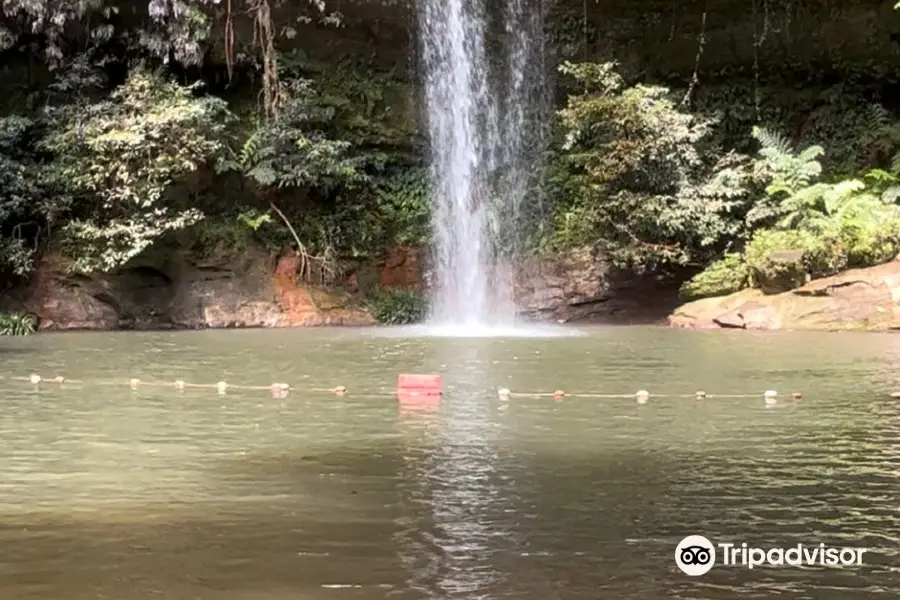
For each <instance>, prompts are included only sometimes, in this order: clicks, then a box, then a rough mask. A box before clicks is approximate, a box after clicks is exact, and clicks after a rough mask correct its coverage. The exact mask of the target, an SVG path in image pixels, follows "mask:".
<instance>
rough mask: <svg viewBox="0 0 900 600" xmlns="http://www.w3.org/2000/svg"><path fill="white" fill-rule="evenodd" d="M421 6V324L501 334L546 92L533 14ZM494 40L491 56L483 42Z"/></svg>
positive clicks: (516, 3)
mask: <svg viewBox="0 0 900 600" xmlns="http://www.w3.org/2000/svg"><path fill="white" fill-rule="evenodd" d="M423 4H424V6H423V7H422V9H421V10H420V12H419V21H420V27H419V32H420V37H421V45H422V50H423V62H424V70H425V104H426V111H427V118H428V129H429V134H430V138H431V160H432V164H431V167H432V176H433V180H434V184H435V198H434V212H433V225H434V233H435V257H434V258H435V261H434V263H435V279H436V281H435V282H434V283H435V285H434V293H433V298H432V311H431V324H432V325H433V326H437V329H442V328H443V329H444V330H447V331H452V332H453V333H454V334H457V335H471V334H476V333H478V332H482V333H483V332H485V331H501V330H509V329H510V328H512V327H513V326H514V325H515V324H516V306H515V301H514V296H513V266H512V265H514V260H511V259H514V256H515V253H516V251H517V250H518V249H519V247H520V244H519V236H518V233H519V229H520V215H521V212H522V208H523V203H524V202H525V200H526V194H527V192H528V187H529V185H530V176H531V175H532V174H533V173H534V167H535V157H536V156H537V154H538V153H537V151H536V150H537V149H538V148H539V144H537V143H535V139H536V137H535V136H536V135H539V128H536V127H535V126H534V123H535V122H536V121H535V120H534V117H535V115H536V111H540V110H541V108H542V107H543V104H542V103H541V102H540V100H541V98H542V97H543V96H544V94H543V92H544V90H545V88H546V86H545V82H544V77H543V71H544V69H543V67H542V66H541V65H542V64H543V63H542V59H543V41H542V40H543V11H542V10H540V7H534V6H526V3H525V2H524V0H505V5H504V6H503V10H502V13H501V14H499V15H492V14H491V13H489V12H488V9H487V3H486V2H485V0H425V2H424V3H423ZM494 16H497V17H498V18H497V19H494V18H493V17H494ZM495 21H500V23H497V22H495ZM495 30H496V31H495ZM498 33H499V35H497V34H498ZM495 39H497V40H500V41H501V44H499V46H500V47H498V48H494V47H493V45H492V44H489V43H488V42H489V41H493V40H495Z"/></svg>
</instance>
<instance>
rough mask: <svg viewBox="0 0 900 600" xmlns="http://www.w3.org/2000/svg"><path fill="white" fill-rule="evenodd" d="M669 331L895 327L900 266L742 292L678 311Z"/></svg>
mask: <svg viewBox="0 0 900 600" xmlns="http://www.w3.org/2000/svg"><path fill="white" fill-rule="evenodd" d="M669 324H670V325H672V326H674V327H686V328H695V329H716V328H726V329H758V330H775V329H801V330H802V329H823V330H839V329H857V330H870V331H884V330H890V329H897V328H900V262H891V263H887V264H884V265H880V266H877V267H871V268H867V269H852V270H849V271H845V272H844V273H841V274H839V275H835V276H833V277H825V278H823V279H816V280H813V281H810V282H809V283H806V284H805V285H803V286H801V287H799V288H797V289H795V290H791V291H789V292H783V293H780V294H764V293H763V292H762V291H760V290H743V291H741V292H737V293H735V294H731V295H729V296H722V297H718V298H705V299H703V300H697V301H696V302H690V303H688V304H685V305H683V306H681V307H679V308H677V309H676V310H675V311H674V312H673V313H672V315H670V316H669Z"/></svg>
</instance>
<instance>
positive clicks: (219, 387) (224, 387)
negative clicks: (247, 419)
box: [216, 381, 228, 396]
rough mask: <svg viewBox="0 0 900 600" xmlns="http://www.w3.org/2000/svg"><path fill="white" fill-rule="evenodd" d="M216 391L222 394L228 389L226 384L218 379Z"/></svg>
mask: <svg viewBox="0 0 900 600" xmlns="http://www.w3.org/2000/svg"><path fill="white" fill-rule="evenodd" d="M216 391H218V392H219V395H220V396H224V395H225V392H227V391H228V384H227V383H225V382H224V381H220V382H219V383H217V384H216Z"/></svg>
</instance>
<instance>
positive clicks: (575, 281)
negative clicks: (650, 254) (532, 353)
mask: <svg viewBox="0 0 900 600" xmlns="http://www.w3.org/2000/svg"><path fill="white" fill-rule="evenodd" d="M676 298H677V295H676V290H675V288H674V287H672V286H671V285H669V284H666V283H663V282H660V281H657V280H656V279H655V278H653V277H646V278H640V277H633V276H631V277H628V276H623V275H622V274H620V273H617V272H616V271H615V270H614V269H611V268H610V266H609V265H608V264H607V263H606V261H604V260H603V257H601V256H599V255H598V254H597V253H596V252H594V251H592V250H586V249H581V250H573V251H571V252H568V253H566V254H562V255H560V256H555V257H545V258H537V259H531V260H528V261H526V262H525V264H523V265H522V266H521V267H520V269H519V270H518V273H517V277H516V301H517V304H518V305H519V307H520V308H521V310H522V312H523V314H524V316H526V317H529V318H532V319H534V320H537V321H557V322H565V323H568V322H574V321H586V320H589V321H596V322H607V323H616V324H626V323H662V322H664V319H665V315H666V314H667V313H668V312H670V311H671V309H672V308H673V307H674V306H675V301H676V300H675V299H676Z"/></svg>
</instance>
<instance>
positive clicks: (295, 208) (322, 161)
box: [0, 0, 900, 322]
mask: <svg viewBox="0 0 900 600" xmlns="http://www.w3.org/2000/svg"><path fill="white" fill-rule="evenodd" d="M275 7H276V3H275V2H272V3H271V5H270V3H269V2H268V1H267V0H243V1H242V2H238V1H237V0H233V3H232V2H226V3H218V2H211V1H209V0H178V1H177V2H174V3H166V2H160V1H159V0H148V2H147V3H145V4H141V3H138V4H137V5H136V7H135V18H134V19H124V18H119V15H118V9H117V8H116V7H115V5H113V4H111V3H108V2H106V1H105V0H96V1H93V0H92V1H90V2H86V3H74V4H73V3H70V2H62V3H59V2H47V1H43V0H38V1H37V2H24V1H22V0H10V1H9V2H6V3H4V5H3V7H2V9H0V16H2V17H3V18H2V19H0V51H2V50H8V52H7V53H6V54H5V55H4V56H5V58H7V59H8V58H9V57H10V56H12V55H13V53H17V52H19V51H21V52H20V54H21V55H22V56H25V55H29V56H31V55H34V50H35V49H39V50H40V51H41V52H43V53H44V56H45V58H46V60H45V61H43V62H42V63H41V62H40V61H21V60H19V59H16V60H18V62H17V63H16V65H17V67H16V68H18V69H20V70H21V71H25V72H27V77H26V78H25V79H27V81H28V84H27V85H26V86H25V87H26V88H27V89H26V93H25V94H24V95H23V94H20V93H18V92H19V90H20V88H18V87H17V88H15V90H16V91H15V92H14V91H13V88H14V86H12V85H9V86H8V88H9V94H7V100H8V102H7V103H6V109H7V110H6V112H5V113H4V114H2V115H0V234H2V237H0V275H3V276H4V278H5V279H7V280H8V279H9V278H10V277H12V278H15V277H22V276H27V275H28V273H29V272H30V271H31V270H32V268H33V265H34V258H35V256H37V255H38V254H39V253H40V252H42V251H44V250H46V249H47V248H48V247H50V246H53V247H54V249H56V250H59V251H62V252H63V253H65V254H67V255H68V256H70V257H71V258H72V259H73V266H74V267H75V268H78V269H81V270H85V271H96V270H111V269H116V268H118V267H121V266H122V265H125V264H127V263H128V262H129V261H131V260H132V259H134V258H135V257H137V256H138V255H140V254H141V253H143V252H145V251H147V250H148V249H150V248H151V247H152V246H153V245H154V244H164V243H166V241H167V240H170V239H172V238H173V234H175V233H176V232H179V231H182V230H184V231H187V232H188V234H189V237H190V238H191V239H192V242H191V243H192V246H191V249H192V251H193V252H194V253H195V254H198V255H210V254H218V255H220V256H221V255H222V254H227V253H240V252H242V251H243V250H244V249H246V248H247V247H248V246H249V245H250V244H257V245H262V246H264V247H266V248H269V249H271V250H272V251H273V252H280V251H283V250H284V248H286V247H293V248H295V249H296V251H297V252H298V253H299V254H300V255H301V256H302V258H303V260H302V261H301V272H300V275H301V276H303V277H305V278H307V279H308V280H310V281H316V282H322V283H330V282H333V281H336V280H337V279H338V278H339V277H340V275H342V274H343V272H344V271H345V270H347V269H350V268H353V266H354V265H355V264H358V263H359V262H360V261H363V260H371V259H374V258H377V257H378V256H380V255H382V254H383V253H384V251H385V250H387V249H388V248H389V247H390V246H392V245H397V244H400V245H421V244H427V243H428V239H429V226H428V225H429V206H430V202H431V196H430V193H431V190H430V186H429V178H428V174H427V170H426V168H425V167H426V165H425V159H426V152H425V149H424V144H423V143H422V140H421V139H420V136H419V133H418V132H419V130H420V127H419V125H420V123H418V122H417V120H416V118H415V117H416V115H415V112H414V111H412V110H409V106H408V105H409V104H410V103H411V102H412V101H413V97H414V93H413V90H414V83H415V82H411V81H408V79H407V77H406V76H405V74H402V73H398V72H396V71H393V70H391V69H388V68H376V67H374V66H373V64H372V63H370V62H368V61H367V60H365V59H364V57H362V56H355V58H354V59H352V60H351V59H349V58H346V57H344V58H343V59H341V60H331V61H322V60H316V59H313V58H311V56H310V54H308V53H307V52H305V51H304V50H303V49H302V48H301V47H302V46H303V39H302V36H298V33H297V30H296V27H295V26H297V23H296V21H297V20H299V21H307V22H308V21H310V20H311V19H312V20H324V21H326V22H328V23H332V24H333V23H334V22H335V15H331V14H329V11H328V10H327V8H326V6H325V4H324V3H323V2H320V1H319V0H310V1H309V2H303V3H299V4H298V5H296V6H293V5H292V6H291V9H292V10H296V9H302V10H300V12H299V14H297V15H293V14H292V16H291V21H290V23H287V22H282V23H279V24H278V25H277V26H276V24H275V23H274V21H273V17H272V11H273V10H274V8H275ZM235 15H240V16H239V17H238V16H235ZM284 18H286V17H284ZM237 19H244V20H245V21H247V23H245V24H249V25H251V26H252V27H251V29H252V31H253V36H248V35H244V36H243V37H242V36H238V35H236V31H238V30H239V28H237V27H236V25H235V22H236V20H237ZM554 27H555V29H554V31H553V32H551V36H550V38H549V39H550V40H551V41H552V43H553V44H554V45H555V47H556V49H557V50H558V51H559V54H560V55H561V56H567V57H570V58H572V57H574V56H579V57H581V58H579V60H580V61H581V62H577V63H576V62H564V63H563V64H562V65H561V66H560V68H559V71H560V75H561V77H560V82H559V83H560V85H561V89H563V90H565V91H567V93H568V97H567V99H566V101H565V102H564V104H563V106H562V107H561V108H560V110H559V112H558V113H557V117H558V118H557V119H556V120H555V122H554V127H555V137H554V139H553V140H551V141H550V142H549V143H548V145H547V147H546V148H544V149H543V150H545V155H546V159H547V160H546V162H545V165H544V166H545V167H546V172H547V174H548V176H547V177H546V178H545V179H544V181H543V183H542V184H541V185H536V186H535V189H533V190H530V191H529V196H528V198H527V199H526V203H527V204H528V206H525V207H524V209H523V211H522V212H521V215H524V217H522V218H524V219H527V220H528V223H526V224H522V225H523V228H524V229H526V230H527V231H526V232H525V233H526V235H521V236H520V237H521V239H527V247H526V248H524V249H526V250H534V251H549V252H555V251H559V250H562V249H566V248H571V247H580V246H595V247H599V248H600V249H601V250H602V251H603V253H604V254H605V255H606V256H607V257H609V259H610V260H611V261H612V262H613V263H614V264H615V265H616V266H618V267H622V268H625V269H628V270H632V271H638V272H642V271H656V272H662V273H670V274H671V273H676V272H678V273H681V272H683V270H684V269H693V271H694V272H698V273H699V274H698V275H697V276H696V277H695V278H694V279H692V280H691V281H689V282H688V283H686V284H685V286H684V289H683V292H684V294H685V296H686V297H691V298H695V297H703V296H710V295H718V294H723V293H729V292H732V291H735V290H738V289H741V288H743V287H746V286H754V287H759V288H761V289H763V290H764V291H766V292H775V291H780V290H785V289H791V288H793V287H796V286H798V285H801V284H802V283H803V282H804V281H807V280H809V279H811V278H816V277H822V276H826V275H829V274H832V273H835V272H837V271H839V270H841V269H846V268H851V267H860V266H867V265H873V264H878V263H881V262H884V261H888V260H891V259H893V258H894V257H895V256H896V255H897V253H898V251H900V212H898V211H900V208H898V204H897V199H898V197H900V164H898V163H897V161H892V157H893V156H894V155H895V154H897V152H898V151H900V125H898V121H897V120H896V119H895V118H894V117H893V115H892V113H891V111H890V110H889V106H888V105H889V103H888V102H884V101H883V100H884V98H882V95H881V94H880V92H879V89H878V88H877V86H873V85H872V83H871V81H870V82H869V83H866V82H861V81H857V79H851V78H847V79H846V80H843V81H841V83H839V84H834V83H833V82H827V81H824V79H825V78H824V77H820V78H819V79H820V80H822V81H817V82H812V81H804V82H802V84H798V83H797V81H796V80H790V79H789V77H792V76H793V74H792V73H790V71H791V70H790V69H783V70H782V71H784V73H780V74H776V75H771V74H769V75H765V74H763V75H765V77H763V78H761V77H760V73H759V70H758V65H755V66H754V70H753V72H752V73H749V72H743V73H738V74H737V75H734V74H732V75H729V76H727V77H726V76H725V74H721V75H722V76H721V77H720V78H719V79H718V80H716V81H708V82H707V81H704V80H703V78H699V79H698V78H697V77H696V75H697V74H696V73H694V75H695V77H693V78H691V79H690V80H687V81H686V80H684V79H682V80H681V81H670V82H669V83H670V85H669V86H668V87H666V86H663V85H658V84H660V83H661V79H662V78H661V77H659V76H654V77H640V76H637V75H638V74H635V73H633V72H626V70H625V69H623V68H620V67H619V66H618V65H616V64H615V63H612V62H589V61H587V60H585V59H584V58H583V57H586V56H588V52H587V50H588V46H590V45H591V44H592V43H597V42H598V41H599V40H600V36H599V34H597V35H595V34H596V33H597V32H596V31H595V30H594V29H590V31H589V28H588V27H587V23H586V22H585V21H584V20H582V19H581V15H574V16H573V15H571V14H570V15H568V16H565V17H560V18H559V21H558V22H556V23H555V24H554ZM288 41H291V42H292V43H290V44H288V43H287V42H288ZM288 47H291V49H290V50H288ZM307 49H309V48H307ZM698 60H699V55H698ZM12 62H15V61H12ZM26 63H27V64H26ZM632 67H633V65H632ZM226 73H227V76H226ZM698 81H699V83H698ZM685 88H686V89H685ZM536 125H539V124H536ZM776 132H778V133H776ZM781 134H784V137H782V135H781ZM818 144H821V145H818ZM798 149H800V150H798ZM529 175H531V176H533V177H534V178H539V177H538V175H540V173H538V174H534V173H532V174H529ZM501 187H502V186H501ZM502 193H503V190H499V191H497V190H493V191H492V194H494V195H502ZM537 197H540V198H542V199H543V202H544V204H542V206H541V207H540V210H537V209H536V208H535V206H533V205H534V204H535V202H534V201H533V198H537ZM499 229H501V230H502V232H504V233H506V234H509V233H510V230H511V229H512V228H511V227H509V226H508V225H505V226H504V227H500V228H499ZM514 233H516V234H520V233H522V232H514ZM514 237H515V236H514ZM179 239H181V238H179ZM521 243H522V242H521V241H520V239H519V237H516V239H515V243H512V242H509V243H508V241H505V240H501V241H500V245H501V246H503V247H504V248H505V247H506V246H515V248H516V250H522V249H523V248H522V247H521ZM704 268H705V270H702V269H704ZM404 294H405V293H397V294H396V295H392V293H387V292H385V293H383V294H380V295H379V296H378V297H379V298H380V299H379V300H373V307H374V308H375V309H376V312H378V313H379V314H380V315H381V318H382V319H383V320H385V321H387V322H409V321H414V320H416V319H418V318H420V316H421V314H422V313H421V311H422V310H423V309H422V307H421V306H420V299H417V298H418V297H417V296H416V295H415V294H412V293H409V294H405V295H404Z"/></svg>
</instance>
